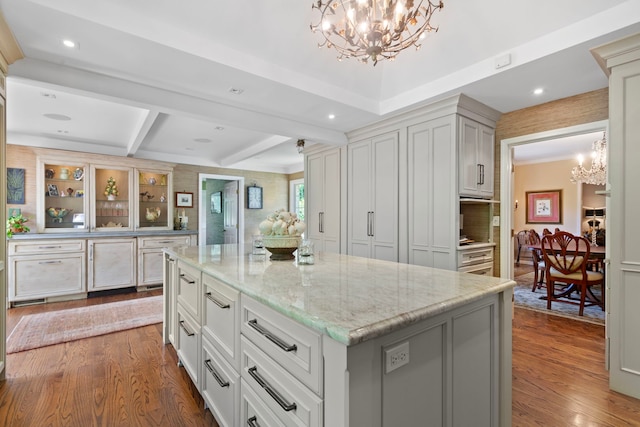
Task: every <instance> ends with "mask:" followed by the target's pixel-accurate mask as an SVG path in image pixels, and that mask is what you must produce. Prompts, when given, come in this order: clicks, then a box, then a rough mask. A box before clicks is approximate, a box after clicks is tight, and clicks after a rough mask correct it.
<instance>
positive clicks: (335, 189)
mask: <svg viewBox="0 0 640 427" xmlns="http://www.w3.org/2000/svg"><path fill="white" fill-rule="evenodd" d="M342 151H343V149H341V148H339V147H336V148H331V149H327V150H323V151H320V152H311V153H310V154H308V155H306V156H305V168H304V170H305V196H306V206H305V207H306V214H305V222H306V224H307V231H306V235H307V238H308V239H309V240H312V241H313V242H314V244H315V248H316V250H318V251H325V252H333V253H340V237H341V236H340V233H341V228H340V223H341V220H340V215H341V212H340V202H341V201H340V198H341V194H342V191H341V182H340V181H341V177H342V176H344V175H343V174H342V159H343V157H344V156H342V154H341V153H342Z"/></svg>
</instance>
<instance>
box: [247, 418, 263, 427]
mask: <svg viewBox="0 0 640 427" xmlns="http://www.w3.org/2000/svg"><path fill="white" fill-rule="evenodd" d="M247 425H248V426H249V427H260V424H258V419H257V418H256V416H255V415H254V416H253V417H251V418H249V419H248V420H247Z"/></svg>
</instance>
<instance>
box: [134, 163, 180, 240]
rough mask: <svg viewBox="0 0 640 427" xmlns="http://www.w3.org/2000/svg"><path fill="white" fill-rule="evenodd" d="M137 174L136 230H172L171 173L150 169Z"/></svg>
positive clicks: (141, 170)
mask: <svg viewBox="0 0 640 427" xmlns="http://www.w3.org/2000/svg"><path fill="white" fill-rule="evenodd" d="M137 172H138V175H137V177H136V178H137V183H136V184H137V185H136V188H137V194H136V196H137V198H138V205H137V206H138V209H137V211H136V228H138V229H150V228H153V229H157V230H171V229H173V211H172V209H171V206H173V203H172V199H171V194H172V190H171V182H172V178H171V172H169V171H161V170H151V169H138V170H137Z"/></svg>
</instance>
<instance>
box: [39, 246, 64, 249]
mask: <svg viewBox="0 0 640 427" xmlns="http://www.w3.org/2000/svg"><path fill="white" fill-rule="evenodd" d="M38 249H62V246H38Z"/></svg>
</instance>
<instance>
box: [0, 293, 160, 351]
mask: <svg viewBox="0 0 640 427" xmlns="http://www.w3.org/2000/svg"><path fill="white" fill-rule="evenodd" d="M160 322H162V295H159V296H153V297H146V298H138V299H133V300H126V301H119V302H111V303H106V304H100V305H93V306H89V307H81V308H70V309H67V310H59V311H50V312H47V313H38V314H28V315H26V316H22V318H21V319H20V321H19V322H18V324H17V325H16V327H15V328H14V329H13V332H11V335H9V338H7V354H10V353H17V352H20V351H25V350H31V349H34V348H39V347H45V346H48V345H54V344H60V343H63V342H68V341H74V340H79V339H82V338H88V337H95V336H98V335H104V334H109V333H111V332H118V331H124V330H126V329H133V328H139V327H141V326H147V325H152V324H155V323H160Z"/></svg>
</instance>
